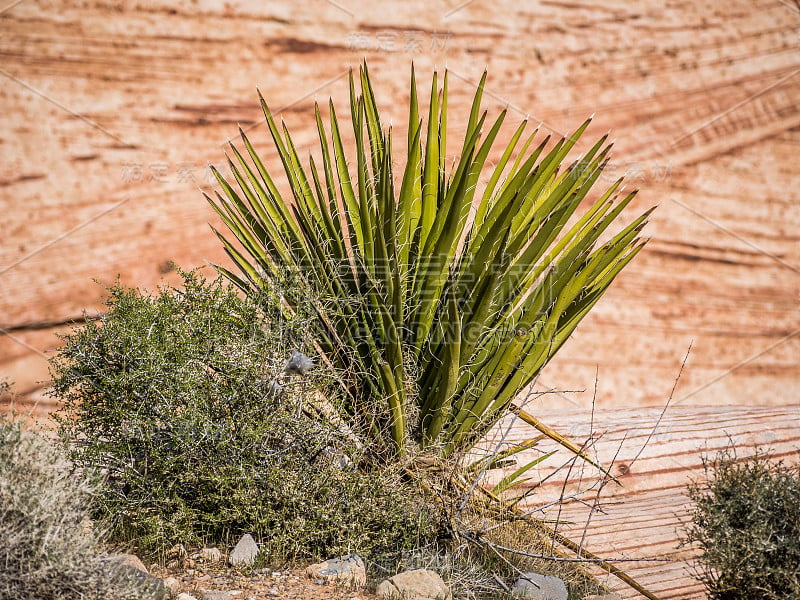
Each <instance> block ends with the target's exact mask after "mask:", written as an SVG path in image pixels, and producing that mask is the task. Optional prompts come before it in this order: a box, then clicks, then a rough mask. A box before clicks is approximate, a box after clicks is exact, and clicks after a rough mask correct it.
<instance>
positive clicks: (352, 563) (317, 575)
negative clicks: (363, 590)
mask: <svg viewBox="0 0 800 600" xmlns="http://www.w3.org/2000/svg"><path fill="white" fill-rule="evenodd" d="M306 575H307V576H308V577H309V578H310V579H315V580H321V581H322V583H340V584H345V585H350V586H353V587H363V586H365V585H366V584H367V569H366V567H365V566H364V561H363V560H361V557H359V556H356V555H355V554H348V555H346V556H341V557H339V558H331V559H330V560H326V561H324V562H321V563H317V564H314V565H311V566H310V567H308V568H307V569H306Z"/></svg>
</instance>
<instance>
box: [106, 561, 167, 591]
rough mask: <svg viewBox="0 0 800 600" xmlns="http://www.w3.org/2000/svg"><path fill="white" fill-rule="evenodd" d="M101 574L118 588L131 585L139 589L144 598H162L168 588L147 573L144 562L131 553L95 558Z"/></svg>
mask: <svg viewBox="0 0 800 600" xmlns="http://www.w3.org/2000/svg"><path fill="white" fill-rule="evenodd" d="M97 564H98V568H99V569H100V571H101V572H102V573H103V576H104V577H105V578H106V579H107V580H108V581H110V582H112V583H113V584H114V585H115V586H117V587H119V588H120V589H125V588H126V587H131V588H134V587H135V589H137V590H141V592H142V593H143V594H145V596H143V599H144V598H147V599H148V600H150V599H154V600H155V599H157V600H162V599H164V598H167V597H169V590H168V589H167V587H166V586H165V585H164V582H163V581H161V580H160V579H159V578H158V577H153V576H152V575H150V574H148V572H147V567H145V566H144V563H142V561H141V560H140V559H139V558H138V557H137V556H134V555H133V554H111V555H108V556H103V557H100V558H99V559H98V560H97Z"/></svg>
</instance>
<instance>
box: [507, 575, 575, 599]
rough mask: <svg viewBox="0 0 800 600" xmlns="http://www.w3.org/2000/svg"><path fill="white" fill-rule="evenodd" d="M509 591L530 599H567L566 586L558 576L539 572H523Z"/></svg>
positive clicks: (519, 596)
mask: <svg viewBox="0 0 800 600" xmlns="http://www.w3.org/2000/svg"><path fill="white" fill-rule="evenodd" d="M511 593H512V594H514V595H515V596H517V597H518V598H530V599H531V600H567V586H566V585H564V582H563V581H561V580H560V579H559V578H558V577H553V576H551V575H541V574H540V573H523V574H522V575H521V576H520V578H519V579H518V580H517V582H516V583H515V584H514V587H513V588H511Z"/></svg>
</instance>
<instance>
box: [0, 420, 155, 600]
mask: <svg viewBox="0 0 800 600" xmlns="http://www.w3.org/2000/svg"><path fill="white" fill-rule="evenodd" d="M96 485H97V484H96V481H95V480H93V479H92V478H90V477H86V476H84V475H83V474H82V473H81V472H80V471H76V470H75V469H74V468H73V466H72V465H71V464H70V462H69V461H68V460H67V458H66V456H65V453H64V452H63V451H62V449H61V448H60V447H58V446H56V445H55V444H54V443H52V442H51V441H50V440H48V439H47V438H45V437H44V436H43V435H41V434H38V433H33V432H23V431H22V430H21V428H20V425H19V423H14V422H12V421H10V420H9V419H8V417H6V416H3V415H0V565H2V567H0V598H14V599H18V600H48V599H53V600H56V599H62V598H82V599H85V600H128V599H130V600H134V599H135V600H145V599H146V598H152V597H153V595H154V592H156V590H155V589H154V585H153V584H152V583H148V582H147V581H143V580H141V579H138V578H134V577H126V576H125V575H124V574H120V575H119V576H117V577H111V578H110V577H108V576H107V572H106V571H105V570H104V569H103V567H102V562H101V559H102V558H103V552H102V546H101V544H100V540H99V539H98V535H99V534H98V531H97V528H95V527H92V526H91V521H90V519H89V516H90V511H91V506H92V502H93V498H94V494H95V491H96Z"/></svg>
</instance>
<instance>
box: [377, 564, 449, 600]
mask: <svg viewBox="0 0 800 600" xmlns="http://www.w3.org/2000/svg"><path fill="white" fill-rule="evenodd" d="M377 594H378V596H380V597H381V598H383V600H415V599H420V600H426V599H427V600H449V599H450V598H452V594H451V593H450V588H449V587H447V585H446V584H445V582H444V581H442V578H441V577H439V575H438V574H437V573H435V572H433V571H430V570H428V569H415V570H413V571H404V572H403V573H398V574H397V575H395V576H394V577H390V578H389V579H386V580H384V581H382V582H381V583H380V584H378V589H377Z"/></svg>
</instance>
